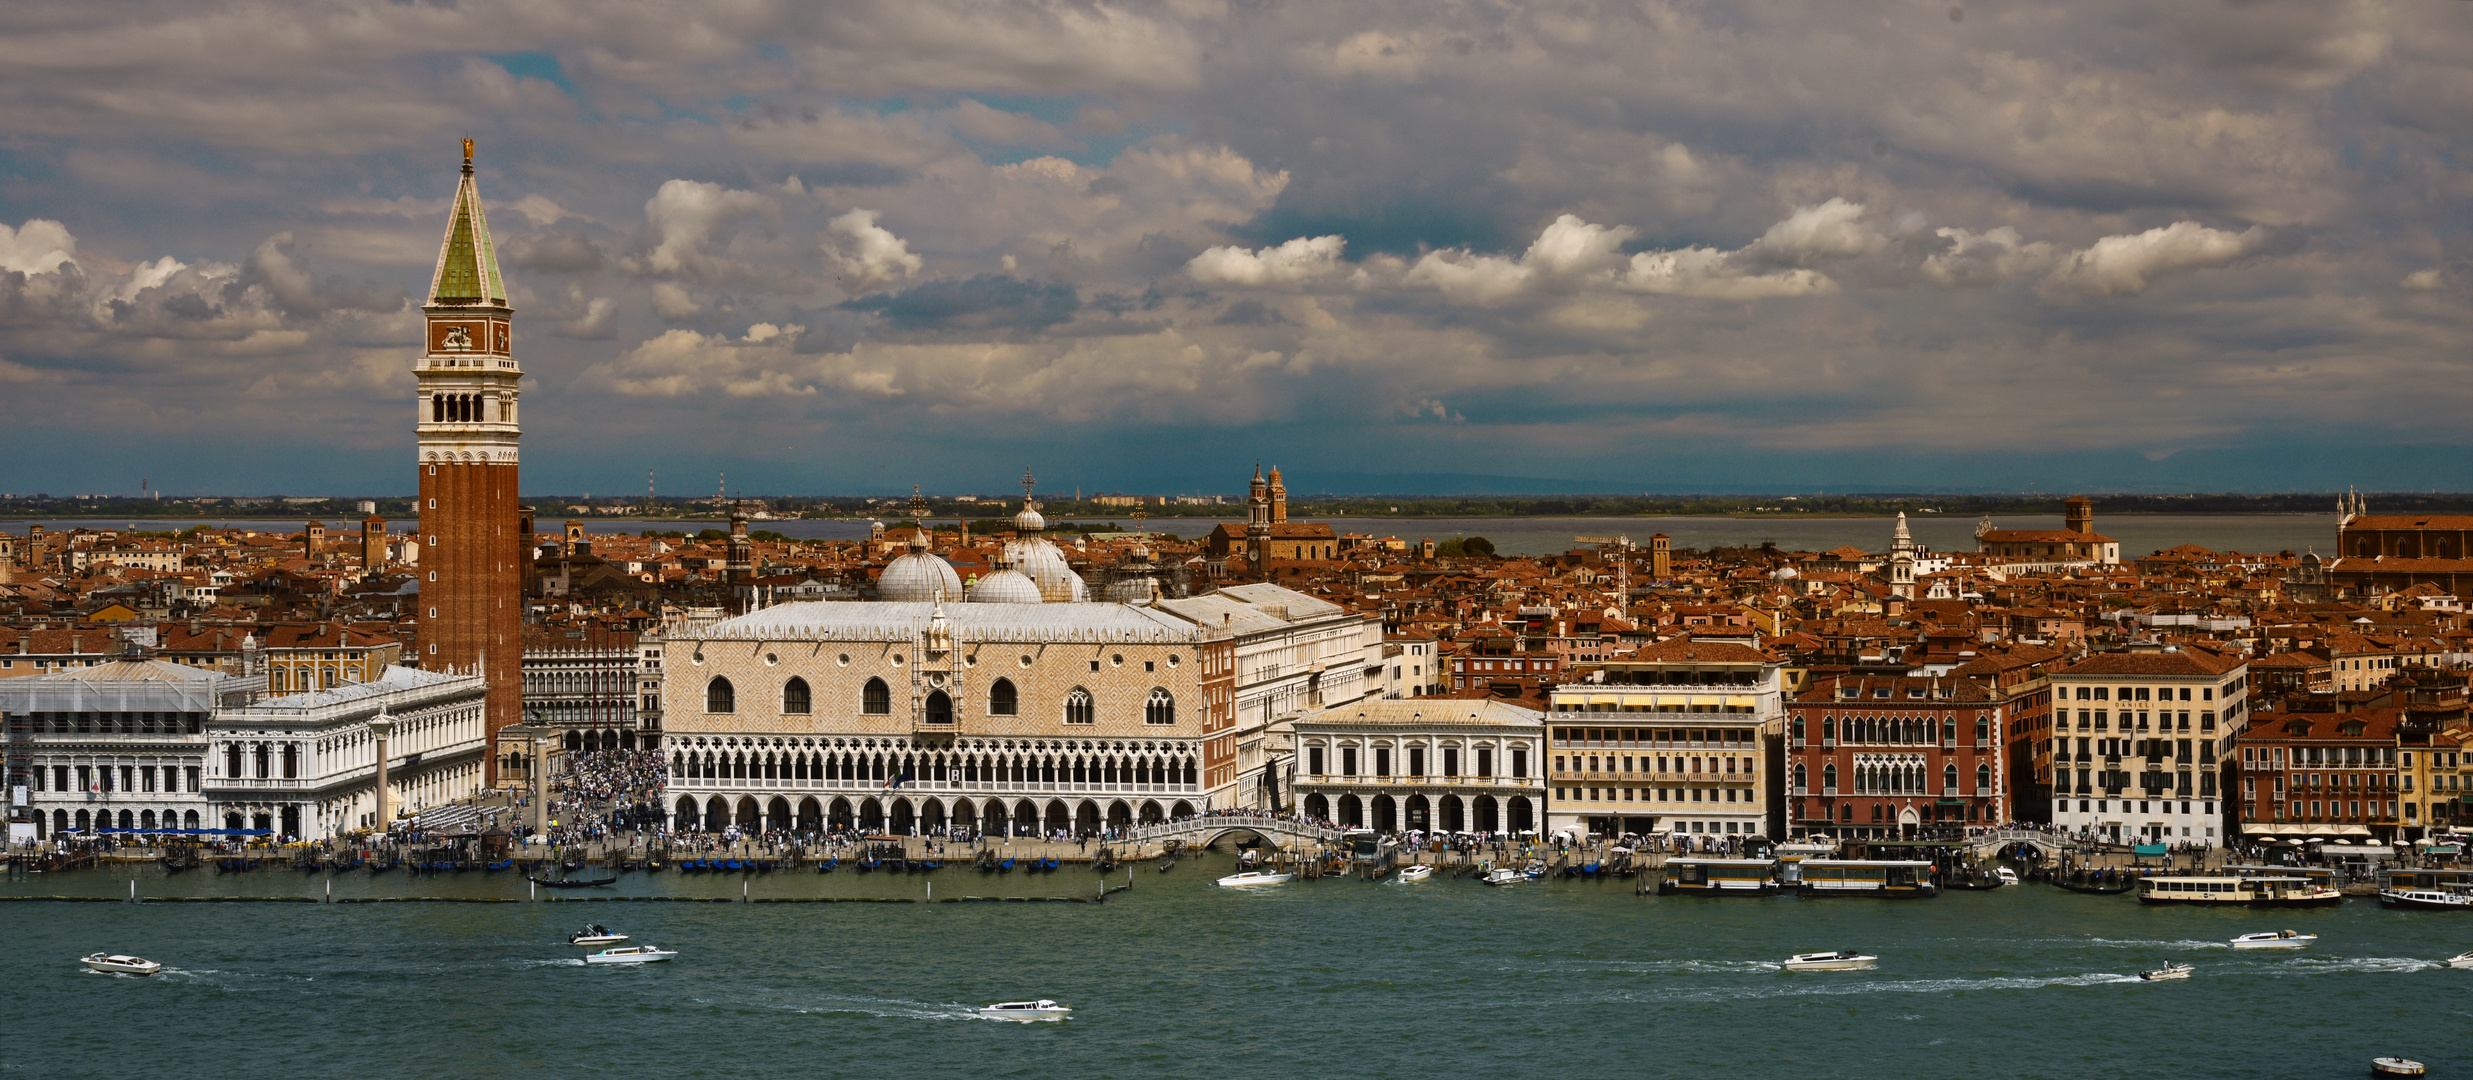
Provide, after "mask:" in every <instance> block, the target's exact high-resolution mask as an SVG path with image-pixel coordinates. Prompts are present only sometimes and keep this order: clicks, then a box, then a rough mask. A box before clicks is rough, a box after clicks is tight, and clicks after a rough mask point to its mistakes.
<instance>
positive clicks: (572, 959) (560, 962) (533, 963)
mask: <svg viewBox="0 0 2473 1080" xmlns="http://www.w3.org/2000/svg"><path fill="white" fill-rule="evenodd" d="M514 963H515V965H516V966H518V967H587V966H589V965H587V964H585V963H584V958H583V957H580V956H561V957H558V958H556V959H553V960H517V961H514Z"/></svg>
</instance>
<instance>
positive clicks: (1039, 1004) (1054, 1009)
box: [979, 998, 1073, 1021]
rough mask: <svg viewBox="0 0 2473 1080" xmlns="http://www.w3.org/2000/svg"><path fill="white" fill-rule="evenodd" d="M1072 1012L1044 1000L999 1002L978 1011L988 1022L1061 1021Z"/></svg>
mask: <svg viewBox="0 0 2473 1080" xmlns="http://www.w3.org/2000/svg"><path fill="white" fill-rule="evenodd" d="M1072 1014H1073V1010H1072V1009H1070V1008H1067V1007H1065V1006H1063V1005H1059V1004H1057V1003H1055V1002H1053V1001H1049V1000H1048V999H1046V998H1040V999H1039V1000H1037V1001H999V1002H997V1003H996V1004H994V1005H990V1006H988V1007H986V1008H984V1009H981V1010H979V1015H981V1016H984V1017H986V1018H988V1019H990V1020H1025V1021H1027V1020H1062V1019H1064V1018H1066V1017H1067V1016H1070V1015H1072Z"/></svg>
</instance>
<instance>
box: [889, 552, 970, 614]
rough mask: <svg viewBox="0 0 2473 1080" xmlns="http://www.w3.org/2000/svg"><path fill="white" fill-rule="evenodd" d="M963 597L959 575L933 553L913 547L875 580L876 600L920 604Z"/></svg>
mask: <svg viewBox="0 0 2473 1080" xmlns="http://www.w3.org/2000/svg"><path fill="white" fill-rule="evenodd" d="M960 595H962V576H961V575H960V574H956V573H954V572H953V565H952V564H951V563H948V562H946V561H944V560H943V559H941V558H938V557H937V556H936V555H935V554H934V553H932V552H928V551H924V550H920V549H919V548H916V547H914V548H912V549H911V552H910V554H908V555H904V556H902V557H901V558H898V559H895V560H893V562H892V565H889V566H887V567H885V568H884V573H883V574H882V575H881V576H879V577H877V579H876V598H877V599H879V600H890V601H896V602H901V603H912V604H923V603H928V602H930V601H935V600H946V599H951V598H954V597H958V596H960Z"/></svg>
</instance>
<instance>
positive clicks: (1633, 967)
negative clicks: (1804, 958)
mask: <svg viewBox="0 0 2473 1080" xmlns="http://www.w3.org/2000/svg"><path fill="white" fill-rule="evenodd" d="M1606 966H1607V967H1608V968H1609V969H1610V970H1613V971H1620V972H1625V973H1628V974H1634V975H1753V974H1759V973H1763V972H1772V971H1776V970H1777V963H1776V961H1772V960H1643V961H1638V962H1634V963H1614V964H1609V965H1606Z"/></svg>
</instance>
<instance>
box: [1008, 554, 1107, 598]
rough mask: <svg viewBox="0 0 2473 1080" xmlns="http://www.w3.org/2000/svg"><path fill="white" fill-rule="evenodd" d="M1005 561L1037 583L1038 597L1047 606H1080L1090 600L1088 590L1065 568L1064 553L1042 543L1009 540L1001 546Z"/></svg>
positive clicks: (1077, 577) (1076, 576) (1069, 568)
mask: <svg viewBox="0 0 2473 1080" xmlns="http://www.w3.org/2000/svg"><path fill="white" fill-rule="evenodd" d="M1005 561H1006V562H1007V563H1009V564H1010V565H1011V566H1012V567H1013V569H1015V570H1018V571H1020V572H1021V573H1022V574H1024V575H1025V576H1027V577H1029V578H1030V579H1031V580H1032V581H1034V582H1036V583H1038V586H1039V595H1040V597H1041V598H1042V599H1044V600H1046V601H1047V602H1048V603H1051V604H1080V603H1086V602H1088V601H1089V600H1090V588H1089V586H1087V585H1084V584H1083V583H1082V578H1081V575H1078V574H1076V573H1074V572H1073V568H1072V567H1070V566H1067V565H1065V553H1064V552H1061V551H1058V550H1056V545H1054V544H1051V543H1049V542H1047V541H1045V540H1013V541H1008V542H1007V543H1006V544H1005Z"/></svg>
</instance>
